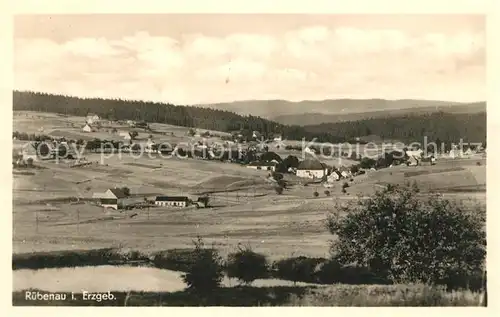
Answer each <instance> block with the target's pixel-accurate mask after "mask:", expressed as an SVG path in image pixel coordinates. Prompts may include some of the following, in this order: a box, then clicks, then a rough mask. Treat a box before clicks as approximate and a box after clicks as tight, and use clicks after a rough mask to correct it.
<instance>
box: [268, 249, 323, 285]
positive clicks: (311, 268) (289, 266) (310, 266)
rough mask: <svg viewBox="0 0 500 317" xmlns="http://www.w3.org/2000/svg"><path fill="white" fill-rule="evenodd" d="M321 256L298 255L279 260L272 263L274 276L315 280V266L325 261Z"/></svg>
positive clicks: (305, 280) (298, 280)
mask: <svg viewBox="0 0 500 317" xmlns="http://www.w3.org/2000/svg"><path fill="white" fill-rule="evenodd" d="M325 261H326V259H323V258H307V257H305V256H298V257H292V258H287V259H283V260H279V261H276V262H274V263H273V273H274V274H273V275H274V277H277V278H280V279H284V280H289V281H292V282H294V284H296V283H297V282H308V283H314V282H317V277H316V275H317V272H318V270H317V268H318V266H319V265H320V264H321V263H323V262H325Z"/></svg>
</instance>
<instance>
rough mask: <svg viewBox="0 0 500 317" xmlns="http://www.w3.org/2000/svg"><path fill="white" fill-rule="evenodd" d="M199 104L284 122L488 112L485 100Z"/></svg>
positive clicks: (273, 101)
mask: <svg viewBox="0 0 500 317" xmlns="http://www.w3.org/2000/svg"><path fill="white" fill-rule="evenodd" d="M200 107H208V108H213V109H218V110H225V111H231V112H235V113H238V114H243V115H245V114H252V115H254V116H259V117H263V118H267V119H270V120H273V121H277V122H279V123H282V124H293V125H295V124H297V125H310V124H318V123H328V122H342V121H352V120H362V119H367V118H379V117H386V116H400V115H404V114H424V113H432V112H439V111H442V112H447V113H477V112H482V111H486V102H475V103H459V102H450V101H436V100H413V99H401V100H386V99H327V100H318V101H316V100H304V101H299V102H293V101H286V100H248V101H235V102H228V103H216V104H210V105H200ZM318 120H319V121H318Z"/></svg>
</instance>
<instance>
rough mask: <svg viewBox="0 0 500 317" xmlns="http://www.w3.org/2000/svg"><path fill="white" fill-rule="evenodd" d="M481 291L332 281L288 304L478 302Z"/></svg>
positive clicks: (460, 304) (459, 303) (405, 304)
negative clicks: (350, 283)
mask: <svg viewBox="0 0 500 317" xmlns="http://www.w3.org/2000/svg"><path fill="white" fill-rule="evenodd" d="M481 295H482V294H481V293H477V292H471V291H469V290H464V291H455V292H446V290H445V289H444V288H443V287H436V286H428V285H418V284H417V285H335V286H330V287H326V288H318V289H310V290H308V292H307V293H306V294H305V295H304V296H302V297H299V296H293V295H292V297H291V299H290V301H289V303H288V305H289V306H346V307H348V306H358V307H359V306H365V307H366V306H368V307H375V306H480V305H481Z"/></svg>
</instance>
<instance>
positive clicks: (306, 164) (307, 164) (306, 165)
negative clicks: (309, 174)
mask: <svg viewBox="0 0 500 317" xmlns="http://www.w3.org/2000/svg"><path fill="white" fill-rule="evenodd" d="M297 169H298V170H324V169H325V165H324V164H323V163H321V162H320V161H318V160H312V159H306V160H304V161H302V162H300V164H299V167H297Z"/></svg>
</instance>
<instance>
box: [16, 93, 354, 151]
mask: <svg viewBox="0 0 500 317" xmlns="http://www.w3.org/2000/svg"><path fill="white" fill-rule="evenodd" d="M13 109H14V110H18V111H21V110H22V111H40V112H53V113H61V114H66V115H73V116H86V115H87V114H88V113H94V114H97V115H99V116H100V117H101V118H104V119H108V120H135V121H140V122H144V121H145V122H157V123H166V124H171V125H177V126H184V127H196V128H200V129H206V130H216V131H222V132H233V131H239V132H241V133H242V134H243V135H247V136H251V135H252V132H253V131H259V132H260V133H261V134H262V135H263V136H265V137H269V138H271V137H272V136H274V135H275V134H281V135H283V136H286V138H288V139H293V140H301V139H302V138H305V139H307V140H312V139H313V138H315V137H316V138H318V139H319V140H320V141H321V142H343V141H344V138H343V137H342V136H341V135H334V134H331V133H323V132H319V133H318V132H315V133H310V132H308V131H307V130H305V129H304V128H303V127H300V126H288V125H283V124H279V123H277V122H274V121H270V120H267V119H264V118H260V117H256V116H252V115H248V116H241V115H238V114H236V113H233V112H230V111H224V110H216V109H210V108H203V107H194V106H176V105H173V104H170V103H159V102H149V101H139V100H123V99H102V98H78V97H72V96H64V95H54V94H48V93H39V92H30V91H28V92H27V91H14V92H13Z"/></svg>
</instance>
